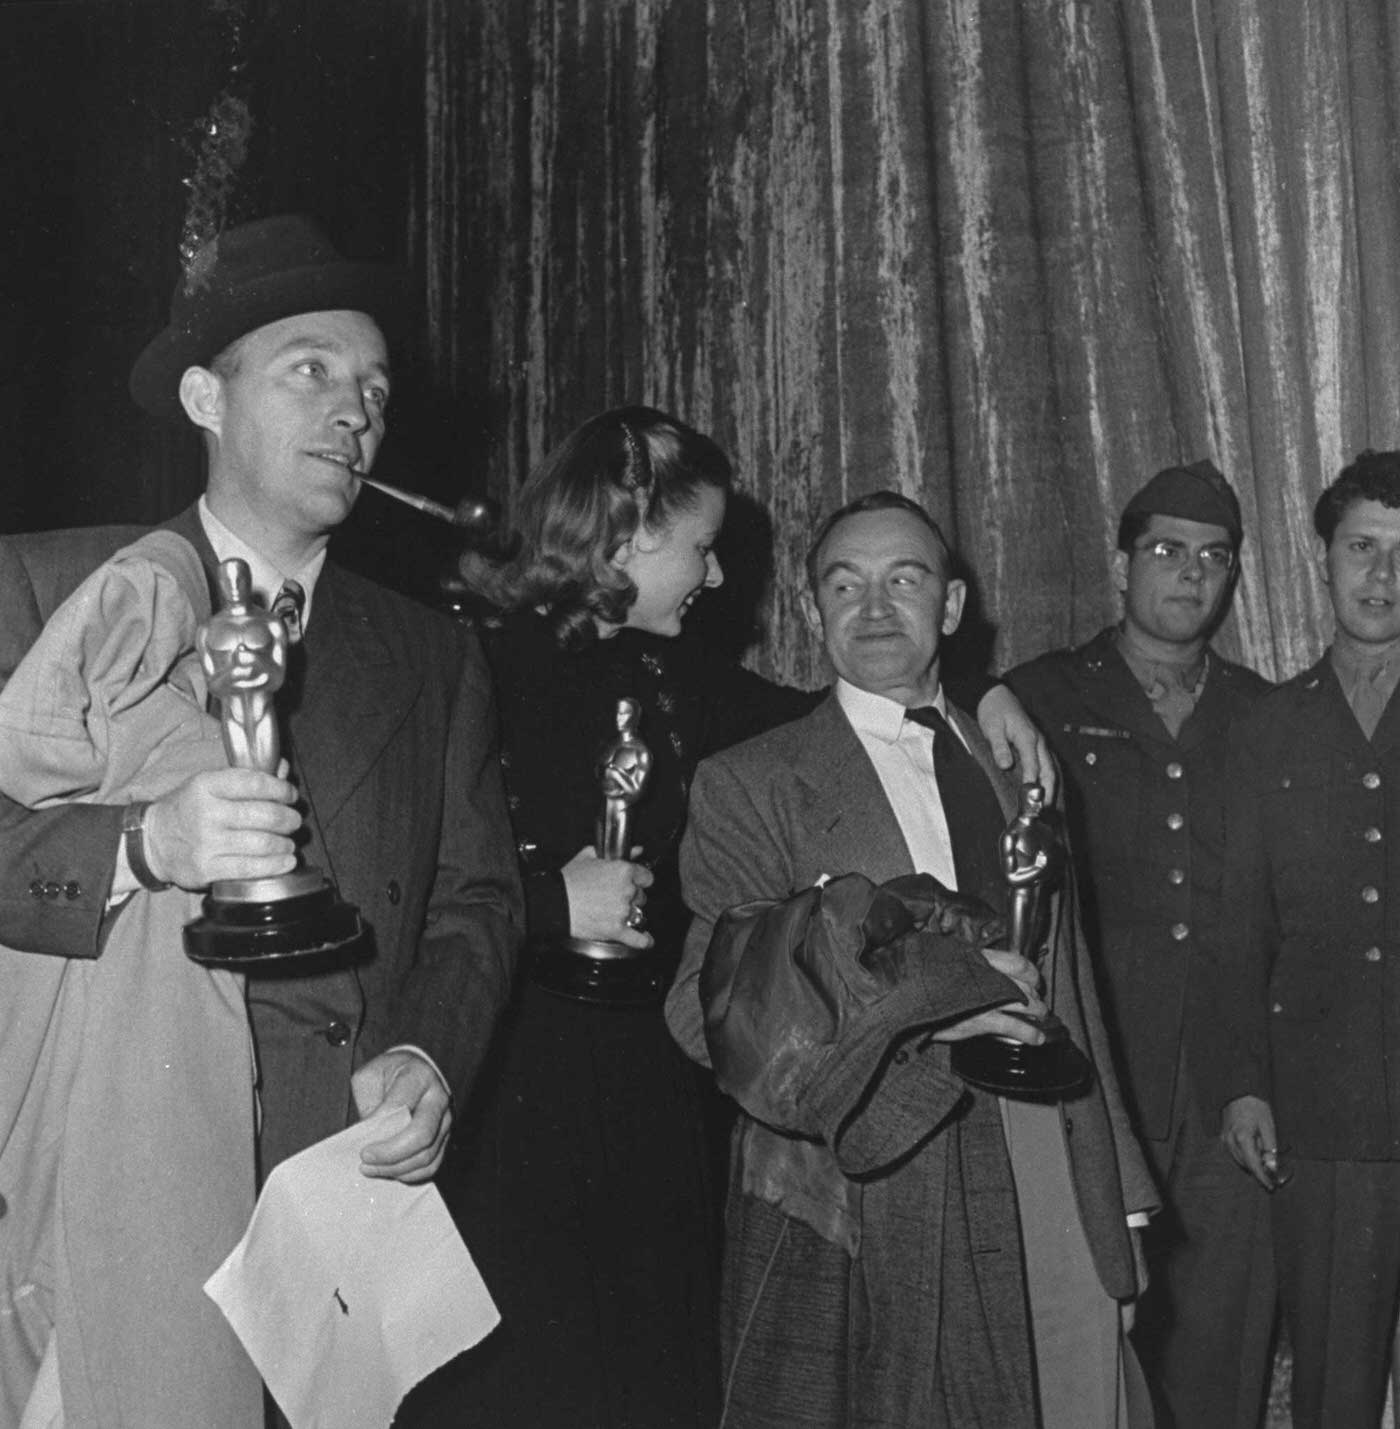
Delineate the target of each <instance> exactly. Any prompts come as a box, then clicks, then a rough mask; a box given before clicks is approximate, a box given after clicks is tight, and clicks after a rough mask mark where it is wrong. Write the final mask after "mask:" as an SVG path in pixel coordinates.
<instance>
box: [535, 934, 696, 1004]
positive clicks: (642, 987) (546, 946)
mask: <svg viewBox="0 0 1400 1429" xmlns="http://www.w3.org/2000/svg"><path fill="white" fill-rule="evenodd" d="M532 953H533V957H534V968H533V978H534V981H535V982H537V983H538V984H539V985H540V986H541V987H543V988H544V989H545V990H546V991H548V992H552V993H554V994H555V995H556V996H558V997H567V998H571V999H572V1000H573V1001H575V1002H593V1003H600V1004H603V1005H609V1006H613V1007H641V1006H645V1005H647V1004H649V1003H657V1002H660V1001H661V999H662V997H663V996H664V995H665V992H666V988H667V987H668V986H669V985H670V981H671V975H672V973H674V971H675V968H674V966H673V965H672V964H670V963H669V962H668V961H667V960H666V959H665V958H663V957H660V956H658V955H657V953H656V951H655V950H654V949H650V948H648V949H646V950H643V951H639V950H637V949H635V948H629V947H627V945H626V944H625V943H606V942H599V941H595V940H593V939H587V938H561V939H558V940H555V941H552V942H549V943H543V944H539V945H536V946H535V947H534V948H533V949H532Z"/></svg>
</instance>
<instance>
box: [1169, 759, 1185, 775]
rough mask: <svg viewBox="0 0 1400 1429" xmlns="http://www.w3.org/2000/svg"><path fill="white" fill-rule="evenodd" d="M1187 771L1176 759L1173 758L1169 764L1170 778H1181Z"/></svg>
mask: <svg viewBox="0 0 1400 1429" xmlns="http://www.w3.org/2000/svg"><path fill="white" fill-rule="evenodd" d="M1185 772H1186V771H1185V770H1184V769H1183V768H1182V767H1181V765H1180V764H1178V763H1177V762H1176V760H1175V759H1173V760H1172V762H1171V763H1170V764H1168V765H1167V778H1168V779H1180V778H1181V776H1182V775H1183V774H1184V773H1185Z"/></svg>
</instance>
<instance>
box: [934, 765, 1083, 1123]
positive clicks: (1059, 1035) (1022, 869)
mask: <svg viewBox="0 0 1400 1429" xmlns="http://www.w3.org/2000/svg"><path fill="white" fill-rule="evenodd" d="M1044 808H1045V790H1044V789H1043V788H1042V787H1041V786H1040V785H1039V784H1023V785H1022V786H1021V800H1020V808H1019V809H1018V810H1017V812H1016V815H1015V817H1014V818H1013V819H1012V820H1011V822H1010V823H1009V824H1007V826H1006V828H1005V830H1004V831H1003V833H1002V835H1001V840H1000V844H999V852H1000V855H1001V868H1002V877H1003V878H1004V879H1005V880H1006V883H1007V888H1008V892H1009V900H1008V901H1009V908H1008V919H1007V922H1008V937H1007V942H1008V944H1009V946H1010V949H1011V951H1012V952H1014V953H1019V954H1020V955H1021V956H1022V957H1023V958H1025V959H1026V960H1027V962H1031V963H1034V964H1035V965H1036V966H1037V967H1040V968H1043V966H1044V959H1045V952H1046V936H1047V933H1048V931H1049V923H1050V898H1051V895H1052V894H1053V893H1054V891H1055V888H1056V886H1057V885H1058V884H1059V882H1060V880H1061V879H1062V878H1063V876H1064V871H1065V850H1064V846H1063V845H1062V844H1061V843H1060V841H1059V839H1058V838H1057V837H1056V836H1055V833H1054V830H1052V829H1051V827H1050V825H1049V824H1047V823H1046V822H1045V820H1044V819H1043V818H1042V817H1041V814H1042V813H1043V811H1044ZM1053 975H1054V974H1053V968H1052V972H1051V977H1052V979H1053ZM1045 1000H1046V1002H1047V1003H1048V1004H1051V1005H1053V1002H1054V988H1053V985H1052V986H1051V987H1047V988H1046V991H1045ZM1002 1011H1003V1012H1007V1013H1009V1014H1010V1015H1012V1016H1014V1017H1019V1018H1021V1019H1022V1020H1023V1021H1025V1022H1029V1023H1032V1024H1033V1025H1034V1026H1036V1027H1037V1028H1039V1029H1040V1031H1041V1032H1043V1033H1044V1034H1045V1040H1044V1041H1043V1042H1041V1043H1039V1044H1037V1045H1035V1046H1032V1045H1031V1044H1030V1043H1027V1042H1018V1041H1016V1040H1015V1039H1014V1038H1011V1037H998V1036H994V1035H990V1034H989V1035H985V1036H981V1037H969V1038H968V1039H967V1040H966V1041H965V1042H958V1043H956V1044H955V1045H954V1047H953V1052H952V1066H953V1071H954V1072H956V1073H957V1075H958V1076H960V1077H961V1078H962V1079H963V1080H964V1081H965V1082H971V1083H972V1085H973V1086H975V1087H981V1088H982V1089H983V1090H984V1091H989V1092H996V1093H997V1094H998V1095H1000V1096H1005V1097H1018V1098H1021V1099H1024V1100H1035V1101H1063V1100H1067V1099H1068V1098H1070V1097H1074V1096H1077V1095H1079V1094H1080V1093H1081V1092H1084V1091H1086V1090H1087V1089H1088V1087H1089V1085H1090V1083H1091V1082H1092V1080H1093V1076H1094V1069H1093V1066H1092V1064H1091V1063H1090V1061H1089V1059H1088V1058H1087V1057H1086V1056H1085V1055H1084V1053H1083V1052H1081V1051H1080V1050H1079V1048H1078V1047H1076V1046H1075V1045H1074V1043H1073V1042H1071V1041H1070V1037H1069V1033H1068V1031H1067V1030H1066V1028H1065V1025H1064V1023H1063V1022H1061V1021H1060V1019H1059V1018H1058V1017H1056V1016H1055V1014H1054V1013H1053V1012H1046V1013H1045V1015H1044V1016H1041V1017H1033V1016H1032V1015H1031V1014H1029V1013H1023V1012H1018V1011H1017V1010H1016V1008H1015V1007H1014V1006H1012V1007H1005V1008H1003V1009H1002Z"/></svg>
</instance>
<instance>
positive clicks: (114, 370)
mask: <svg viewBox="0 0 1400 1429" xmlns="http://www.w3.org/2000/svg"><path fill="white" fill-rule="evenodd" d="M423 43H424V39H423V11H422V7H421V6H419V5H415V4H413V3H410V0H354V3H349V4H345V3H342V4H339V5H330V4H324V3H305V0H303V3H286V0H278V3H276V4H271V5H265V4H262V3H258V0H238V3H234V0H229V3H219V0H38V3H32V2H31V3H8V4H0V132H3V134H4V135H5V142H4V159H3V167H2V168H0V177H2V178H3V182H4V189H5V204H4V213H5V216H4V218H3V220H0V430H3V432H4V433H5V434H6V443H7V446H8V453H7V458H6V461H5V467H6V470H7V475H6V477H5V479H4V481H3V484H0V530H3V531H23V530H34V529H42V528H46V527H56V526H73V525H88V524H92V523H95V522H103V521H142V522H148V521H157V520H160V519H163V518H164V517H166V516H169V515H170V514H172V513H173V512H175V511H177V510H179V509H180V508H181V507H182V506H184V505H185V504H187V503H188V502H189V501H191V500H192V499H193V498H194V497H195V496H196V495H197V494H198V493H199V491H200V489H201V486H202V467H201V461H202V457H201V453H200V448H199V443H198V440H197V438H196V436H195V434H194V431H193V429H192V428H188V427H178V428H177V427H171V426H167V425H165V424H162V423H160V422H159V421H157V420H156V419H154V418H151V417H148V416H146V415H145V414H143V413H142V412H141V411H140V410H139V409H138V408H136V406H135V405H134V404H133V402H132V401H131V399H130V397H129V396H128V394H127V390H126V380H127V374H128V372H129V370H130V367H131V363H132V361H133V359H134V358H135V356H136V354H137V353H138V352H139V351H140V350H141V348H142V346H143V345H144V344H145V342H146V341H147V340H148V339H149V338H150V337H152V336H153V335H154V334H155V333H156V332H157V331H158V330H159V329H160V328H161V327H162V326H163V325H164V322H165V319H166V315H167V312H168V304H169V297H170V293H171V292H172V290H173V288H174V286H175V284H176V281H177V278H178V275H179V264H180V255H179V242H180V238H181V234H182V228H183V225H184V222H185V216H186V211H187V206H188V204H189V202H190V188H189V182H190V181H191V180H192V179H193V178H194V177H195V176H196V174H197V171H198V160H199V155H200V151H201V145H202V144H203V142H204V140H205V137H206V135H205V133H204V126H205V123H206V121H207V118H208V115H209V113H210V111H211V109H212V107H213V106H214V104H215V103H216V101H218V100H219V99H220V98H223V99H225V100H227V99H230V98H231V99H235V100H241V101H242V102H243V103H245V104H246V105H247V107H248V110H249V111H250V112H251V113H252V115H253V116H254V122H253V125H252V128H251V131H250V139H249V144H248V148H247V153H246V158H245V159H244V162H243V164H242V165H241V167H240V169H239V172H238V175H237V181H236V183H235V184H234V185H233V186H232V192H231V194H230V196H229V197H230V201H229V203H228V205H227V209H226V216H227V222H229V223H235V222H238V221H240V220H242V219H246V218H251V217H255V216H259V215H261V214H264V213H271V212H279V211H286V210H295V211H300V212H305V213H309V214H312V215H314V216H315V217H316V218H318V219H319V220H320V221H321V222H322V223H323V224H324V225H325V227H326V228H327V229H328V231H329V232H330V233H331V234H332V235H333V237H334V239H335V241H336V242H337V244H338V245H339V246H340V247H341V248H342V249H343V250H344V251H346V252H347V253H350V254H352V255H354V256H357V257H368V258H382V259H387V260H390V261H394V262H400V263H404V262H408V261H409V255H408V253H407V251H406V250H407V246H408V224H407V223H406V221H405V218H406V215H407V214H408V213H409V211H410V209H411V207H412V204H413V197H412V196H413V194H414V192H415V190H416V189H417V188H419V187H421V166H422V148H423V146H422V143H421V128H422V115H421V108H422V101H421V85H422V70H423V66H422V51H423ZM403 365H404V367H405V368H406V369H407V370H405V371H404V372H403V373H402V376H403V379H404V380H403V381H402V382H401V383H399V384H398V391H399V392H401V393H402V396H401V397H400V396H399V395H397V394H396V397H395V409H394V413H393V421H392V424H391V428H392V430H391V436H390V438H389V440H388V442H387V443H386V445H385V449H384V454H383V457H382V460H381V465H380V469H379V472H378V474H379V475H381V476H383V477H384V478H385V479H386V480H389V481H397V482H399V483H400V484H408V485H411V486H413V487H415V488H416V489H418V490H420V491H423V492H424V493H426V494H429V495H435V496H442V497H444V498H446V499H448V500H455V499H456V497H457V496H458V495H460V494H462V493H463V492H464V491H465V490H467V488H468V487H469V486H470V485H471V481H470V472H469V471H466V470H464V469H463V463H462V462H461V460H460V457H459V452H458V450H457V449H456V445H455V441H454V436H453V432H452V420H451V415H450V413H451V410H452V408H453V407H454V406H455V405H456V404H455V403H454V401H453V400H452V394H451V393H450V392H447V391H445V390H443V389H441V388H435V387H434V386H433V384H432V381H431V376H430V374H429V373H428V371H427V366H426V363H425V362H424V361H423V360H422V359H421V355H420V356H419V360H417V361H413V362H410V363H406V364H403ZM396 375H398V374H396ZM448 534H449V533H447V531H446V528H443V529H442V530H441V531H439V529H438V528H437V527H436V526H434V525H433V524H432V523H429V522H427V521H425V520H424V519H423V518H421V517H419V516H417V515H415V514H413V513H411V512H408V511H407V510H406V509H403V508H399V507H397V506H395V505H394V503H392V502H390V501H388V500H387V499H386V498H384V497H381V496H379V495H378V494H377V493H374V492H366V493H365V495H364V497H363V499H362V500H361V502H360V508H359V510H358V511H357V513H356V517H355V519H354V521H353V523H352V526H351V528H350V529H349V530H347V532H346V533H345V536H344V538H342V540H341V542H340V546H341V555H342V556H347V557H349V558H350V559H351V560H353V561H355V563H357V564H361V565H370V566H376V565H377V566H379V567H380V568H381V569H380V571H379V573H380V574H382V575H385V576H388V577H390V578H393V579H394V580H395V581H396V583H398V584H401V585H407V586H409V587H412V586H413V585H414V584H415V583H417V582H419V581H420V580H421V579H423V578H425V576H426V575H427V574H428V572H429V568H432V569H436V567H437V566H438V565H440V564H441V562H442V559H443V558H444V553H445V551H446V545H445V543H444V537H445V536H447V535H448Z"/></svg>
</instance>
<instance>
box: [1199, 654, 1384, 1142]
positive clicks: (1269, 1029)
mask: <svg viewBox="0 0 1400 1429" xmlns="http://www.w3.org/2000/svg"><path fill="white" fill-rule="evenodd" d="M1230 758H1231V766H1230V767H1231V774H1230V791H1229V795H1230V797H1229V803H1228V807H1227V814H1226V837H1225V872H1224V905H1225V917H1224V919H1223V922H1222V925H1221V929H1220V935H1219V937H1218V938H1216V939H1213V940H1212V941H1211V944H1210V949H1209V951H1210V954H1211V959H1212V972H1213V976H1214V983H1213V994H1214V995H1215V996H1216V997H1217V999H1218V1000H1219V1002H1220V1006H1221V1012H1222V1019H1223V1027H1222V1035H1221V1036H1220V1038H1219V1039H1218V1042H1217V1045H1216V1047H1215V1055H1214V1056H1213V1057H1212V1058H1211V1060H1210V1063H1209V1066H1208V1068H1207V1070H1208V1073H1209V1088H1210V1092H1211V1096H1212V1099H1213V1102H1214V1104H1215V1106H1216V1107H1217V1108H1218V1107H1220V1106H1222V1105H1223V1104H1224V1103H1226V1102H1228V1101H1230V1100H1232V1099H1233V1098H1235V1097H1237V1096H1243V1095H1253V1096H1258V1097H1262V1098H1263V1099H1264V1100H1266V1101H1267V1102H1269V1103H1270V1105H1271V1106H1272V1108H1273V1112H1274V1119H1275V1124H1276V1128H1277V1131H1278V1138H1279V1145H1280V1146H1286V1147H1288V1148H1289V1150H1290V1151H1291V1153H1292V1154H1293V1155H1294V1156H1297V1157H1300V1158H1313V1159H1318V1160H1325V1161H1330V1160H1354V1161H1392V1160H1396V1159H1397V1158H1400V1057H1397V1056H1396V1048H1397V1047H1400V847H1397V846H1398V845H1400V701H1396V700H1394V699H1392V700H1391V701H1390V703H1389V705H1388V706H1387V707H1386V710H1385V713H1384V714H1383V715H1382V717H1381V721H1380V724H1379V725H1378V726H1377V728H1376V731H1375V734H1374V736H1373V737H1372V738H1371V739H1369V740H1368V739H1367V738H1366V737H1365V735H1364V734H1363V733H1362V731H1361V726H1360V725H1359V724H1357V722H1356V718H1355V716H1354V715H1353V714H1352V712H1351V708H1350V706H1349V705H1348V704H1347V701H1346V697H1345V696H1344V695H1343V693H1342V689H1341V685H1340V683H1339V682H1338V680H1337V676H1336V674H1335V673H1334V671H1333V669H1332V664H1331V661H1330V659H1329V658H1327V656H1324V657H1323V659H1322V660H1321V661H1320V662H1319V663H1318V664H1316V665H1314V666H1313V667H1312V668H1311V669H1310V670H1307V671H1305V672H1303V673H1302V674H1301V675H1298V676H1296V677H1295V678H1293V679H1292V680H1289V681H1288V682H1287V683H1286V684H1283V685H1281V686H1279V687H1278V688H1277V689H1276V690H1273V691H1271V692H1270V693H1269V694H1268V695H1266V696H1265V697H1264V699H1262V700H1261V701H1260V702H1259V703H1258V704H1257V705H1256V706H1255V708H1254V710H1253V711H1252V713H1251V714H1250V715H1249V716H1248V717H1247V718H1246V719H1245V720H1243V721H1242V722H1241V723H1240V724H1239V725H1238V726H1237V727H1236V729H1235V731H1234V735H1233V737H1232V742H1231V755H1230Z"/></svg>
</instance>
